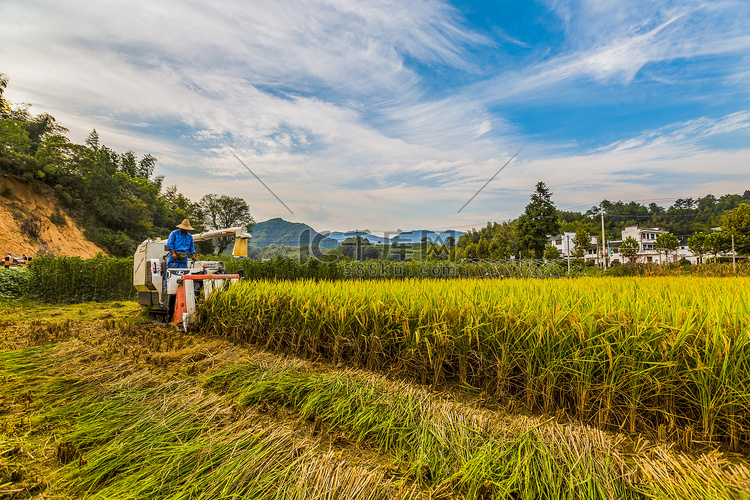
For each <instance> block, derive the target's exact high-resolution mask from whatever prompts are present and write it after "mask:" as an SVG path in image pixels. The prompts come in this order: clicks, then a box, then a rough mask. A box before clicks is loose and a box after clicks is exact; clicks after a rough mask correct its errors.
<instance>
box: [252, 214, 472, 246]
mask: <svg viewBox="0 0 750 500" xmlns="http://www.w3.org/2000/svg"><path fill="white" fill-rule="evenodd" d="M252 234H253V238H252V240H250V245H251V246H254V247H258V248H263V247H267V246H270V245H286V246H294V247H298V246H300V245H307V244H309V243H310V242H311V241H313V240H314V241H318V242H320V243H319V244H320V246H321V247H322V248H326V249H331V248H336V247H338V246H339V245H340V244H341V243H342V242H343V241H345V240H346V239H348V238H355V237H357V236H359V237H361V238H364V239H366V240H368V241H369V242H370V243H372V244H373V245H383V244H385V245H390V244H392V243H400V244H409V243H419V242H420V241H422V240H423V239H425V238H426V240H427V241H429V242H430V243H438V244H445V242H446V241H447V239H448V238H449V237H453V238H454V239H455V240H456V241H458V238H460V237H461V236H462V235H464V234H466V233H464V232H462V231H454V230H452V229H451V230H446V231H442V232H440V233H436V232H434V231H430V230H426V229H417V230H413V231H400V232H394V233H393V234H388V235H383V236H379V235H377V234H372V233H371V232H370V231H369V230H367V229H364V230H352V231H332V232H329V233H319V232H317V231H316V230H315V229H313V228H312V227H310V226H308V225H307V224H304V223H301V222H289V221H286V220H284V219H282V218H280V217H276V218H274V219H269V220H267V221H264V222H258V223H257V224H256V225H255V227H254V228H253V231H252Z"/></svg>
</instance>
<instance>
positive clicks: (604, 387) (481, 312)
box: [200, 277, 750, 453]
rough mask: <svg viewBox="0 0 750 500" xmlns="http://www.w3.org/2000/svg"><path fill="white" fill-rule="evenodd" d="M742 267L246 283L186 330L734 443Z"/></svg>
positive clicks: (743, 310)
mask: <svg viewBox="0 0 750 500" xmlns="http://www.w3.org/2000/svg"><path fill="white" fill-rule="evenodd" d="M748 292H750V280H748V279H747V278H698V277H660V278H596V279H576V280H460V279H459V280H452V281H445V280H404V281H362V282H312V281H296V282H285V281H281V282H263V281H261V282H247V283H244V284H241V285H239V286H236V287H234V288H233V289H232V290H230V291H228V292H226V293H223V294H219V295H216V296H214V297H213V298H211V299H210V300H208V301H206V303H204V305H203V307H202V309H201V311H200V326H201V328H202V331H203V332H204V333H207V334H211V335H219V336H222V337H224V338H227V339H231V340H233V341H240V342H247V343H252V344H256V345H260V346H263V347H264V348H267V349H271V350H273V351H276V352H283V353H288V354H293V355H296V356H302V357H306V358H310V359H326V360H330V361H331V362H333V363H347V364H351V365H354V366H359V367H363V368H366V369H369V370H376V371H382V372H387V373H390V374H392V375H397V376H399V377H403V378H405V379H407V380H411V381H415V382H417V383H421V384H424V385H427V386H431V387H433V388H440V387H450V386H456V385H457V386H461V387H465V388H468V389H470V390H475V391H476V392H477V394H479V395H480V396H481V397H482V398H484V399H486V400H488V401H494V402H501V403H503V404H510V405H512V406H515V407H517V408H522V409H523V410H524V411H531V412H535V413H540V412H541V413H544V414H548V415H555V416H556V417H557V418H558V419H559V418H561V416H565V417H571V418H575V419H577V420H578V421H581V422H584V423H588V424H592V425H595V426H597V427H599V428H602V429H607V430H615V431H624V432H627V433H630V434H636V433H639V432H645V433H647V434H648V435H652V436H657V437H659V438H661V439H667V438H668V439H670V440H671V441H674V442H679V443H682V444H683V445H684V446H685V447H687V448H690V447H692V446H693V445H694V444H704V443H709V444H721V445H723V446H726V447H727V448H728V449H730V450H735V451H744V452H745V453H747V452H748V449H749V446H750V298H749V297H748Z"/></svg>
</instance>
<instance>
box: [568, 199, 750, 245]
mask: <svg viewBox="0 0 750 500" xmlns="http://www.w3.org/2000/svg"><path fill="white" fill-rule="evenodd" d="M742 203H750V190H746V191H745V192H744V193H743V194H741V195H739V194H725V195H723V196H720V197H719V198H717V197H716V196H714V195H712V194H707V195H705V196H703V197H701V198H697V199H693V198H680V199H678V200H676V201H675V202H674V204H672V205H671V206H670V207H668V208H666V209H665V208H664V207H661V206H659V205H657V204H656V203H649V205H648V206H646V205H643V204H640V203H637V202H635V201H630V202H623V201H617V202H614V203H613V202H611V201H608V200H603V201H602V202H601V208H603V209H604V229H605V233H606V234H607V235H608V237H609V238H613V239H620V236H621V233H622V230H623V229H624V228H625V227H627V226H634V225H636V224H639V225H640V226H641V227H658V228H659V229H664V230H666V231H669V232H670V233H672V234H674V235H675V236H677V237H678V238H682V239H684V238H688V237H690V236H692V235H694V234H697V233H701V232H702V233H709V232H711V229H712V228H715V227H720V226H721V225H722V223H723V218H724V216H725V215H726V214H728V213H729V212H731V211H732V210H734V209H736V208H737V207H738V206H739V205H740V204H742ZM601 208H600V206H594V207H591V208H590V209H589V210H587V211H586V212H584V213H581V212H566V211H558V214H559V217H560V222H561V226H562V229H563V230H564V231H576V229H577V228H579V227H583V228H584V229H585V230H587V231H588V232H589V233H591V234H599V233H601V216H600V214H601Z"/></svg>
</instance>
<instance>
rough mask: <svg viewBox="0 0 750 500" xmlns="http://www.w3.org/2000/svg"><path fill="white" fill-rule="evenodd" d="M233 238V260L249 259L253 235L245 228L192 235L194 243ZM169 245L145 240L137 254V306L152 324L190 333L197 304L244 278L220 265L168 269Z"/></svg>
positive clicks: (197, 263)
mask: <svg viewBox="0 0 750 500" xmlns="http://www.w3.org/2000/svg"><path fill="white" fill-rule="evenodd" d="M229 236H234V237H235V240H234V250H233V252H232V256H234V257H247V243H248V241H249V240H250V238H251V235H250V234H248V233H247V230H246V229H245V228H244V227H230V228H228V229H217V230H216V231H207V232H205V233H200V234H195V235H193V241H194V242H197V241H205V240H210V239H213V238H224V237H229ZM166 245H167V241H166V240H162V239H161V238H157V239H154V240H146V241H144V242H143V243H141V244H140V245H138V248H137V249H136V251H135V255H134V259H133V286H135V289H136V290H137V291H138V303H139V304H141V305H142V306H144V307H146V308H147V309H148V313H149V317H150V318H151V320H152V321H158V322H164V323H175V324H177V325H180V326H182V328H184V329H185V330H187V328H188V325H189V324H190V321H191V320H192V318H193V315H194V313H195V309H196V305H197V303H198V302H199V301H200V300H202V299H203V298H205V297H207V296H208V295H209V294H210V293H211V292H213V291H214V290H223V289H225V288H226V287H228V286H230V285H231V284H233V283H236V282H237V281H239V280H240V279H241V278H242V275H241V274H227V273H226V271H225V269H224V263H223V262H221V261H189V262H188V267H186V268H167V256H168V255H169V253H168V251H167V249H166Z"/></svg>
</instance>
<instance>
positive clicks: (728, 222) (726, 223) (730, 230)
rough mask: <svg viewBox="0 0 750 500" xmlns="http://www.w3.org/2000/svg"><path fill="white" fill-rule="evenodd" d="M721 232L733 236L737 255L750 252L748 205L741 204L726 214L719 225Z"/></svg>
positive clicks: (749, 209)
mask: <svg viewBox="0 0 750 500" xmlns="http://www.w3.org/2000/svg"><path fill="white" fill-rule="evenodd" d="M721 229H722V232H724V233H726V234H727V235H729V237H730V238H731V237H732V236H734V245H735V249H736V251H737V253H739V254H747V253H749V251H750V205H748V204H747V203H741V204H740V205H738V206H737V208H735V209H734V210H733V211H731V212H730V213H728V214H726V215H725V216H724V218H723V220H722V224H721Z"/></svg>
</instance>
